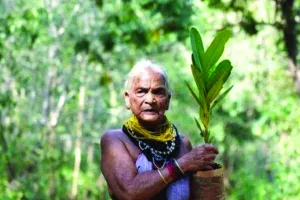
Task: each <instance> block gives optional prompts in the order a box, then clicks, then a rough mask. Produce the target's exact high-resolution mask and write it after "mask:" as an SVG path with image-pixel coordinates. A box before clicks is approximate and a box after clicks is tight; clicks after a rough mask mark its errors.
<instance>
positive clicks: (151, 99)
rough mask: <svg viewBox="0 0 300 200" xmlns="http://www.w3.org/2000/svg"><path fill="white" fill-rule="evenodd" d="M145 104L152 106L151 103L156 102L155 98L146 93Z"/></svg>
mask: <svg viewBox="0 0 300 200" xmlns="http://www.w3.org/2000/svg"><path fill="white" fill-rule="evenodd" d="M145 102H146V103H149V104H152V103H154V102H156V100H155V96H154V95H153V94H151V93H148V94H147V96H146V99H145Z"/></svg>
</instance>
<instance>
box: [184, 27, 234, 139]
mask: <svg viewBox="0 0 300 200" xmlns="http://www.w3.org/2000/svg"><path fill="white" fill-rule="evenodd" d="M231 35H232V33H231V31H229V30H222V31H220V32H219V33H218V34H217V36H216V37H215V38H214V40H213V41H212V43H211V44H210V45H209V47H208V48H207V50H206V51H204V47H203V42H202V39H201V36H200V34H199V33H198V31H197V29H196V28H191V30H190V40H191V46H192V63H193V64H192V65H191V70H192V74H193V77H194V81H195V82H196V84H197V87H198V90H199V92H198V94H199V95H197V94H196V93H195V92H194V91H193V90H192V89H191V87H190V85H189V84H188V83H187V82H186V85H187V87H188V89H189V91H190V92H191V94H192V96H193V97H194V98H195V100H196V101H197V103H198V104H199V106H200V108H201V109H200V111H199V112H200V113H199V118H200V120H201V122H202V125H203V126H204V130H203V129H202V128H201V124H200V123H199V122H198V121H197V119H195V120H196V123H197V126H198V129H199V130H200V133H201V136H202V137H204V141H205V142H211V141H212V139H211V138H212V137H211V136H210V132H209V122H210V114H211V111H212V108H213V107H215V105H216V104H217V103H218V102H220V101H221V100H222V99H223V98H224V97H225V96H226V94H227V93H228V92H229V91H230V89H231V88H232V87H230V88H229V89H227V90H226V91H225V92H224V93H223V94H222V95H221V96H220V97H219V98H218V101H215V99H216V98H217V97H218V95H219V93H220V91H221V90H222V88H223V85H224V83H225V82H226V81H227V79H228V77H229V76H230V73H231V70H232V66H231V63H230V61H229V60H223V61H221V62H220V63H219V64H218V65H216V63H217V62H218V60H219V59H220V57H221V56H222V54H223V52H224V48H225V44H226V42H227V41H228V40H229V38H230V37H231ZM214 66H215V67H214ZM214 101H215V103H214V104H213V105H212V107H211V104H212V103H213V102H214Z"/></svg>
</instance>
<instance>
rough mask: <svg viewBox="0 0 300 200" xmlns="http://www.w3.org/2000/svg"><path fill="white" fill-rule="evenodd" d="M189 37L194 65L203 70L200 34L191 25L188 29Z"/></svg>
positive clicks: (202, 50) (202, 49)
mask: <svg viewBox="0 0 300 200" xmlns="http://www.w3.org/2000/svg"><path fill="white" fill-rule="evenodd" d="M190 39H191V45H192V51H193V55H194V59H195V64H196V66H197V67H198V68H199V69H200V71H201V72H202V71H203V59H204V57H203V56H204V48H203V43H202V39H201V36H200V34H199V33H198V31H197V29H196V28H194V27H192V28H191V30H190Z"/></svg>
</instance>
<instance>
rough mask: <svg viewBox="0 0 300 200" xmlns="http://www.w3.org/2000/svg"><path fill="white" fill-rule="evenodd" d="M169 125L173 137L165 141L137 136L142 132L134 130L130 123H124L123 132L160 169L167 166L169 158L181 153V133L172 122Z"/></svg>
mask: <svg viewBox="0 0 300 200" xmlns="http://www.w3.org/2000/svg"><path fill="white" fill-rule="evenodd" d="M169 127H170V128H169V129H170V130H169V133H171V135H172V137H171V138H170V139H169V140H168V141H164V142H161V141H157V140H154V139H152V138H151V139H149V138H139V137H137V135H138V134H140V133H139V132H138V133H137V131H135V130H133V128H132V127H131V126H130V125H129V124H128V123H125V124H124V125H123V132H124V133H125V134H126V135H127V136H128V137H129V138H130V140H131V141H132V142H133V143H134V144H135V145H136V146H137V147H138V148H139V149H140V150H141V151H142V152H143V153H144V155H145V156H146V157H147V159H148V160H149V161H151V162H152V163H153V165H154V166H155V167H156V168H158V169H160V168H163V167H164V166H165V163H166V161H167V160H168V159H171V158H175V157H176V156H177V155H178V154H179V149H180V148H179V147H180V139H179V134H178V133H177V129H176V127H175V126H174V125H173V124H170V126H169ZM159 165H160V167H159Z"/></svg>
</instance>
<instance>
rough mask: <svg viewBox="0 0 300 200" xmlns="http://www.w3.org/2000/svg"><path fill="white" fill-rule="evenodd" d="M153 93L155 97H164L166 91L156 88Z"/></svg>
mask: <svg viewBox="0 0 300 200" xmlns="http://www.w3.org/2000/svg"><path fill="white" fill-rule="evenodd" d="M153 93H154V94H157V95H165V94H166V90H165V88H158V89H156V90H154V91H153Z"/></svg>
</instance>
